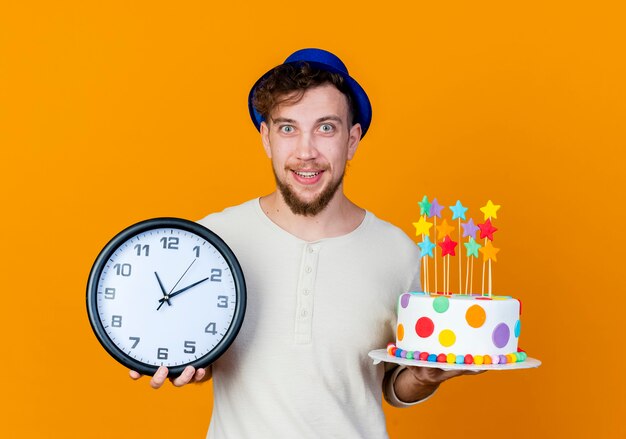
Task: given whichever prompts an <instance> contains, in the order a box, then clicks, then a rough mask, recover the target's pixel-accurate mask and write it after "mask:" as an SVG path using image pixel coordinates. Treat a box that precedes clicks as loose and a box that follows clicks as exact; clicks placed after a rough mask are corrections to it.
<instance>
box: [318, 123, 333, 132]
mask: <svg viewBox="0 0 626 439" xmlns="http://www.w3.org/2000/svg"><path fill="white" fill-rule="evenodd" d="M320 130H322V132H324V133H330V132H331V131H332V130H333V126H332V125H331V124H329V123H325V124H324V125H322V126H321V127H320Z"/></svg>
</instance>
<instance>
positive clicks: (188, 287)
mask: <svg viewBox="0 0 626 439" xmlns="http://www.w3.org/2000/svg"><path fill="white" fill-rule="evenodd" d="M207 280H209V278H208V277H205V278H204V279H202V280H199V281H198V282H194V283H192V284H191V285H188V286H186V287H185V288H181V289H180V290H178V291H174V292H173V293H171V294H169V295H168V296H165V297H162V298H161V299H159V302H161V305H162V304H163V302H164V301H166V300H168V298H169V297H174V296H178V295H179V294H180V293H184V292H185V291H187V290H189V289H191V288H193V287H195V286H196V285H199V284H201V283H202V282H205V281H207Z"/></svg>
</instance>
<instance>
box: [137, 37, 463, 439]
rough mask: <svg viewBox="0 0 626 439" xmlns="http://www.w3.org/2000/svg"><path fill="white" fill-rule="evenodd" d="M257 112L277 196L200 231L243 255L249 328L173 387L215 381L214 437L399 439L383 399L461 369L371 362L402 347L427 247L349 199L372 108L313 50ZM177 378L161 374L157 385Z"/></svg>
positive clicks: (268, 81) (256, 105)
mask: <svg viewBox="0 0 626 439" xmlns="http://www.w3.org/2000/svg"><path fill="white" fill-rule="evenodd" d="M249 105H250V114H251V116H252V120H253V122H254V123H255V125H256V127H257V128H258V129H259V131H260V133H261V140H262V142H263V147H264V148H265V151H266V153H267V155H268V157H269V158H270V159H271V162H272V169H273V172H274V176H275V180H276V187H277V189H276V190H275V191H274V192H272V193H271V194H269V195H266V196H264V197H261V198H258V199H254V200H252V201H249V202H247V203H244V204H242V205H240V206H236V207H232V208H229V209H226V210H224V211H223V212H221V213H218V214H213V215H209V216H208V217H207V218H205V219H204V220H202V221H201V223H202V224H204V225H205V226H207V227H209V228H210V229H212V230H214V231H215V232H216V233H218V234H219V235H220V236H221V237H222V238H223V239H224V240H225V241H226V242H227V243H228V244H229V246H230V247H231V248H232V249H233V251H234V252H235V254H236V255H237V257H238V259H239V262H240V264H241V266H242V268H243V271H244V273H245V276H246V284H247V289H248V306H247V312H246V318H245V321H244V324H243V327H242V329H241V331H240V332H239V335H238V337H237V339H236V340H235V342H234V343H233V345H231V347H230V348H229V350H228V351H227V352H226V353H225V354H224V355H223V356H222V357H221V358H220V359H219V360H217V361H216V362H215V363H214V364H213V365H212V366H211V368H209V369H208V370H194V369H193V368H192V367H188V368H187V369H186V370H185V371H184V372H183V374H182V375H181V376H180V377H178V378H176V379H173V380H172V383H173V384H174V385H175V386H182V385H185V384H187V383H189V382H198V381H203V380H205V379H208V378H210V376H211V374H212V376H213V378H214V383H213V386H214V398H215V404H214V408H213V415H212V419H211V424H210V427H209V433H208V437H209V438H215V439H222V438H236V439H241V438H247V437H255V438H278V437H286V438H306V437H311V438H322V437H324V438H326V437H337V438H384V437H387V433H386V428H385V419H384V415H383V412H382V407H381V395H382V394H383V393H384V394H385V397H386V399H387V401H389V402H390V403H391V404H392V405H395V406H399V407H402V406H409V405H412V404H415V403H416V402H419V401H421V400H423V399H425V398H427V397H428V396H430V395H431V394H432V393H433V392H434V391H435V389H436V388H437V387H438V386H439V384H440V383H441V382H443V381H444V380H446V379H448V378H451V377H453V376H457V375H461V374H463V372H459V371H448V372H444V371H442V370H439V369H432V368H417V367H409V368H406V367H395V368H390V370H388V371H387V373H386V374H385V371H384V367H383V366H382V365H378V366H374V365H373V364H372V361H371V360H370V359H369V358H368V356H367V353H368V352H369V351H370V350H372V349H377V348H381V347H384V346H386V344H387V343H388V342H389V341H391V340H393V338H394V328H395V318H396V316H395V309H396V301H397V298H398V296H399V295H400V294H401V293H403V292H406V291H411V290H418V289H419V288H420V287H419V279H420V276H419V267H420V264H419V252H418V250H417V246H415V245H414V243H413V242H412V241H411V240H410V239H409V238H408V237H407V236H406V235H405V234H404V233H402V232H401V231H400V230H399V229H397V228H396V227H394V226H392V225H390V224H388V223H386V222H384V221H381V220H379V219H378V218H376V217H375V216H374V215H373V214H372V213H370V212H367V211H365V210H364V209H362V208H360V207H359V206H357V205H355V204H354V203H353V202H351V201H350V200H349V199H348V198H347V197H346V195H345V194H344V192H343V177H344V172H345V169H346V164H347V162H348V161H349V160H351V159H352V158H353V157H354V154H355V153H356V150H357V147H358V145H359V141H360V140H361V138H362V137H363V135H365V133H366V132H367V129H368V128H369V124H370V121H371V106H370V103H369V99H368V98H367V95H366V94H365V92H364V91H363V89H362V88H361V87H360V86H359V84H358V83H357V82H356V81H355V80H354V79H353V78H351V77H350V76H349V75H348V71H347V69H346V68H345V66H344V64H343V63H342V62H341V61H340V60H339V58H337V57H336V56H335V55H333V54H331V53H329V52H326V51H323V50H319V49H304V50H300V51H298V52H295V53H294V54H292V55H291V56H290V57H289V58H287V60H286V61H285V63H284V64H282V65H280V66H277V67H275V68H274V69H272V70H270V71H269V72H268V73H266V74H265V75H263V77H262V78H261V79H259V81H257V83H256V84H255V85H254V87H253V88H252V91H251V93H250V103H249ZM387 367H390V366H387ZM131 377H132V378H134V379H137V378H139V375H138V374H137V373H136V372H131ZM166 378H167V369H166V368H161V369H159V371H157V373H156V374H155V376H154V377H153V378H152V379H151V385H152V387H154V388H159V387H161V386H162V385H163V383H164V382H165V380H166Z"/></svg>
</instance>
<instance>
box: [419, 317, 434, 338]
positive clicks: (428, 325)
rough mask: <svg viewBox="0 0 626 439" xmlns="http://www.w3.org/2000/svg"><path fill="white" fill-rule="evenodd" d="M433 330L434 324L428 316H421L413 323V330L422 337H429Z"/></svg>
mask: <svg viewBox="0 0 626 439" xmlns="http://www.w3.org/2000/svg"><path fill="white" fill-rule="evenodd" d="M434 331H435V324H434V323H433V321H432V320H431V319H429V318H428V317H422V318H420V319H419V320H418V321H417V323H415V332H416V333H417V335H419V336H420V337H422V338H427V337H430V336H431V335H432V333H433V332H434Z"/></svg>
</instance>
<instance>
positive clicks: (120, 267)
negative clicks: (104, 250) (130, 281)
mask: <svg viewBox="0 0 626 439" xmlns="http://www.w3.org/2000/svg"><path fill="white" fill-rule="evenodd" d="M113 268H114V269H115V274H117V275H118V276H119V275H120V274H121V275H122V276H124V277H128V276H130V273H131V271H132V268H133V267H131V265H130V264H115V265H114V266H113Z"/></svg>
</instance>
